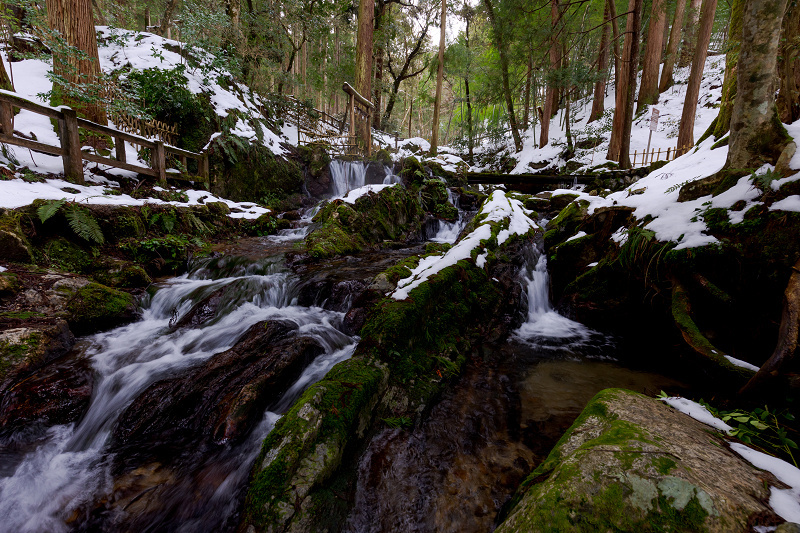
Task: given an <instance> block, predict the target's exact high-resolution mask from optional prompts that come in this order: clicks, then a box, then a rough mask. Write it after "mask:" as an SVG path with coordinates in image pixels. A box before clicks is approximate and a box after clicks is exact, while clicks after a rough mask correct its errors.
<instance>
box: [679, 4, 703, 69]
mask: <svg viewBox="0 0 800 533" xmlns="http://www.w3.org/2000/svg"><path fill="white" fill-rule="evenodd" d="M701 1H702V0H690V2H689V10H688V11H687V13H686V24H685V25H684V32H683V46H681V55H680V57H679V58H678V66H679V67H688V66H689V65H691V64H692V57H694V47H695V44H697V25H698V24H699V23H700V2H701Z"/></svg>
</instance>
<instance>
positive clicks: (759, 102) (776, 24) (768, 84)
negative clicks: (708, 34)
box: [725, 0, 789, 169]
mask: <svg viewBox="0 0 800 533" xmlns="http://www.w3.org/2000/svg"><path fill="white" fill-rule="evenodd" d="M786 1H787V0H749V1H748V2H747V4H745V8H744V17H743V19H742V44H741V50H740V53H739V62H738V65H737V70H738V75H737V76H736V78H737V82H736V102H735V103H734V105H733V114H732V115H731V137H730V142H729V149H728V160H727V162H726V163H725V167H726V168H729V169H745V168H747V169H750V168H758V167H760V166H761V165H763V164H764V163H772V164H774V163H775V161H776V160H777V158H778V156H779V155H780V152H781V151H782V150H783V147H784V146H785V145H786V143H787V142H788V141H789V137H788V135H787V134H786V130H785V129H784V128H783V125H782V124H781V123H780V119H779V118H778V112H777V109H776V107H775V78H776V76H777V62H778V48H779V44H780V42H779V41H780V36H781V20H782V17H783V13H784V11H785V10H786Z"/></svg>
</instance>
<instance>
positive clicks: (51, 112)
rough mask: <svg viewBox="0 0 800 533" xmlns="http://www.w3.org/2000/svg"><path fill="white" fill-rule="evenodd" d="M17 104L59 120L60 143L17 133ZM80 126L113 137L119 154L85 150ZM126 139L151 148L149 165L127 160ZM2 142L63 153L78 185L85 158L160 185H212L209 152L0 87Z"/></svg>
mask: <svg viewBox="0 0 800 533" xmlns="http://www.w3.org/2000/svg"><path fill="white" fill-rule="evenodd" d="M14 107H19V108H21V109H26V110H28V111H32V112H34V113H37V114H39V115H44V116H46V117H49V118H52V119H55V120H56V121H58V131H59V137H60V139H61V145H60V146H52V145H49V144H45V143H41V142H39V141H34V140H30V139H26V138H24V137H22V136H20V135H16V134H15V132H14V126H13V118H14ZM80 129H83V130H86V131H89V132H94V133H99V134H101V135H108V136H109V137H111V138H113V139H114V147H115V156H116V157H115V158H111V157H104V156H101V155H97V154H92V153H89V152H84V151H83V150H82V144H81V141H80ZM125 142H129V143H131V144H134V145H138V146H141V147H143V148H147V149H149V150H150V167H143V166H140V165H135V164H132V163H128V161H127V157H126V153H125ZM0 143H8V144H13V145H16V146H21V147H23V148H28V149H30V150H34V151H37V152H41V153H44V154H49V155H56V156H61V158H62V160H63V161H64V176H65V177H66V178H67V179H68V180H70V181H73V182H74V183H78V184H83V182H84V180H83V161H82V160H84V159H85V160H87V161H91V162H94V163H100V164H103V165H109V166H111V167H114V168H121V169H123V170H130V171H132V172H137V173H139V174H144V175H146V176H152V177H155V178H157V179H158V181H159V183H161V184H166V182H167V176H169V177H170V178H173V179H182V180H187V181H199V182H203V183H205V184H206V187H208V184H209V177H208V176H209V168H208V154H206V153H200V154H198V153H195V152H190V151H188V150H182V149H180V148H176V147H174V146H169V145H166V144H164V142H163V141H161V140H156V141H152V140H150V139H145V138H144V137H141V136H139V135H133V134H131V133H125V132H123V131H120V130H118V129H114V128H109V127H108V126H102V125H100V124H96V123H94V122H91V121H89V120H85V119H82V118H78V116H77V114H76V112H75V110H73V109H70V108H69V107H61V108H59V109H57V108H53V107H49V106H44V105H41V104H37V103H35V102H31V101H30V100H26V99H25V98H21V97H19V96H17V95H16V94H14V93H12V92H9V91H2V90H0ZM189 159H193V160H196V161H197V173H196V174H190V173H189V172H188V161H189ZM168 160H169V161H172V160H174V161H176V162H178V163H179V167H180V169H179V170H177V169H174V168H169V169H168V168H167V161H168Z"/></svg>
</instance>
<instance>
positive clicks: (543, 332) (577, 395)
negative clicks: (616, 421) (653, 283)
mask: <svg viewBox="0 0 800 533" xmlns="http://www.w3.org/2000/svg"><path fill="white" fill-rule="evenodd" d="M537 255H538V254H533V257H532V258H531V260H530V261H529V266H528V267H527V268H526V269H524V270H523V272H521V279H522V282H523V283H524V284H525V285H526V288H527V309H526V319H525V321H524V323H523V324H522V326H521V327H520V328H519V329H517V330H516V331H515V332H514V333H513V335H512V337H511V339H510V340H509V341H508V342H507V343H505V344H501V345H498V346H489V345H485V346H482V347H481V348H480V350H479V352H478V353H476V354H474V356H473V357H471V358H469V362H468V363H467V365H466V368H465V371H464V374H463V376H462V377H461V378H460V380H459V382H458V383H457V384H456V385H455V386H454V387H452V388H451V389H450V390H449V391H448V392H446V393H445V394H444V395H443V397H442V398H441V400H440V401H439V402H438V403H437V404H436V406H435V407H434V408H433V409H432V410H431V413H430V415H429V416H428V417H427V418H426V420H425V421H424V422H423V423H422V424H421V425H419V426H418V427H415V428H414V429H413V430H404V429H386V430H384V431H381V432H379V433H378V434H377V435H376V436H375V437H374V438H373V439H372V441H371V442H370V444H369V446H368V447H367V449H366V451H365V453H364V454H363V455H362V456H361V457H360V459H359V464H358V467H357V472H356V473H354V477H355V478H356V481H355V488H354V501H355V505H354V507H353V509H352V511H351V513H350V515H349V517H348V518H347V522H346V525H345V528H344V529H345V531H348V532H358V533H367V532H369V533H372V532H375V533H377V532H386V531H409V532H437V533H439V532H453V533H456V532H458V533H464V532H476V533H477V532H487V531H492V530H494V528H495V527H496V523H495V521H496V519H497V517H498V514H499V512H500V511H501V509H502V508H503V505H504V504H505V503H506V502H507V501H508V499H509V498H510V497H511V495H512V494H513V493H514V491H515V490H516V488H517V486H518V485H519V483H520V482H521V481H522V480H523V479H525V477H527V475H528V474H529V473H530V472H531V471H532V470H533V469H534V468H535V467H536V465H537V464H538V463H540V462H541V461H542V460H544V458H545V457H546V456H547V454H548V453H549V451H550V449H551V448H552V446H553V445H554V444H555V442H556V441H557V440H558V438H559V437H560V436H561V435H562V434H563V432H564V431H565V430H566V429H567V428H568V427H569V426H570V425H571V423H572V422H573V420H574V419H575V417H577V415H578V414H579V413H580V411H581V410H582V409H583V407H584V406H585V405H586V403H587V402H588V400H589V399H590V398H591V397H592V396H593V395H594V394H596V393H597V392H598V391H600V390H602V389H604V388H607V387H625V388H629V389H632V390H638V391H640V392H649V393H655V392H658V391H659V390H660V389H662V388H666V387H670V388H671V389H673V390H674V389H675V388H679V387H681V384H679V383H677V382H675V381H673V380H671V379H668V378H665V377H663V376H659V375H656V374H651V373H646V372H637V371H634V370H629V369H626V368H623V367H621V366H619V365H617V364H615V363H614V362H613V355H614V344H613V342H612V341H611V340H610V339H607V338H605V337H604V336H602V335H600V334H599V333H596V332H593V331H591V330H589V329H588V328H586V327H585V326H583V325H581V324H578V323H576V322H574V321H571V320H569V319H567V318H566V317H563V316H561V315H559V314H558V313H556V312H555V311H554V310H553V308H552V306H551V305H550V302H549V297H548V296H549V295H548V279H547V268H546V262H545V257H544V255H542V256H539V257H537Z"/></svg>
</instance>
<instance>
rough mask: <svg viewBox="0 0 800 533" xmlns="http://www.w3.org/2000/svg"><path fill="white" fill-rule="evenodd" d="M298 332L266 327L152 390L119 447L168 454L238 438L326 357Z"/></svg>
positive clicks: (125, 423)
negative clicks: (312, 364) (183, 447)
mask: <svg viewBox="0 0 800 533" xmlns="http://www.w3.org/2000/svg"><path fill="white" fill-rule="evenodd" d="M296 330H297V326H296V325H294V324H289V323H285V322H278V321H267V322H260V323H258V324H255V325H253V326H252V327H251V328H250V329H249V330H248V331H247V333H245V335H244V337H243V338H242V340H240V341H239V342H238V343H237V344H236V346H234V347H233V348H231V349H230V350H228V351H225V352H222V353H219V354H217V355H215V356H213V357H211V358H210V359H208V360H207V361H206V362H205V363H204V364H202V365H201V366H199V367H198V368H196V369H194V370H192V371H190V372H187V373H185V374H183V375H182V376H179V377H175V378H171V379H165V380H162V381H159V382H156V383H154V384H153V385H151V386H150V387H149V388H148V389H147V390H146V391H145V392H144V393H142V394H141V395H140V396H139V397H138V398H137V399H136V400H135V401H134V402H133V404H131V405H130V406H129V407H128V408H127V409H126V410H125V412H124V413H123V414H122V415H121V416H120V418H119V423H118V425H117V428H116V429H115V431H114V436H113V440H114V443H115V444H114V446H115V447H118V448H119V447H130V448H132V449H141V448H142V447H146V449H148V450H150V451H151V452H153V453H156V452H158V451H162V452H165V451H166V453H169V452H168V450H170V449H172V448H174V447H176V446H179V445H180V444H181V443H186V442H193V443H194V444H193V445H194V446H195V447H197V446H201V445H202V444H205V445H214V444H216V445H220V444H223V443H226V442H230V441H236V440H238V439H240V438H241V437H242V436H243V435H245V434H246V432H247V431H248V430H249V429H250V428H251V427H252V426H253V424H255V423H256V422H257V420H258V418H259V417H260V416H261V415H262V414H263V411H264V408H265V407H266V406H267V405H268V404H269V403H270V402H272V401H274V400H276V399H277V398H278V397H279V396H280V395H281V393H282V392H283V391H284V390H285V389H286V388H287V387H288V386H289V385H290V384H291V383H293V382H294V381H295V380H296V379H297V377H298V376H299V375H300V373H301V372H302V370H303V368H305V367H306V366H307V365H308V364H309V363H310V362H311V361H312V360H313V358H314V357H316V356H317V355H319V354H321V353H322V352H323V349H322V347H321V346H320V345H319V343H318V342H317V341H315V340H314V339H311V338H309V337H302V336H299V335H297V331H296Z"/></svg>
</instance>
